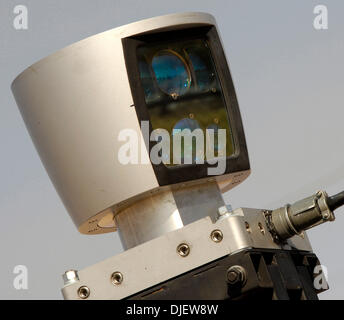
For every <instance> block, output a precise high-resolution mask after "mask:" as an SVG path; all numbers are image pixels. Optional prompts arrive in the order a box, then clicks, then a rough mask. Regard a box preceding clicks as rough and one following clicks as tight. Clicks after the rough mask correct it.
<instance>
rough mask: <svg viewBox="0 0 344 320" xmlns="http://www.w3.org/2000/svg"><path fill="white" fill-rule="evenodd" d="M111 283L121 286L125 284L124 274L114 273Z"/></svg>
mask: <svg viewBox="0 0 344 320" xmlns="http://www.w3.org/2000/svg"><path fill="white" fill-rule="evenodd" d="M111 282H112V284H113V285H116V286H117V285H120V284H121V283H122V282H123V274H122V273H121V272H119V271H116V272H114V273H113V274H112V275H111Z"/></svg>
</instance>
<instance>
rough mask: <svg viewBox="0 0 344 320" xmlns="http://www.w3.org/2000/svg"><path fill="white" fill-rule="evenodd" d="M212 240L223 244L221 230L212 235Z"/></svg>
mask: <svg viewBox="0 0 344 320" xmlns="http://www.w3.org/2000/svg"><path fill="white" fill-rule="evenodd" d="M210 238H211V240H213V241H214V242H221V241H222V239H223V233H222V231H221V230H219V229H216V230H213V231H212V232H211V234H210Z"/></svg>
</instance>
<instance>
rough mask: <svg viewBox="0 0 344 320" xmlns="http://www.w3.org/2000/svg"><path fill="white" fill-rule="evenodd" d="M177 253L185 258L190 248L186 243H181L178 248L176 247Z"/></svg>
mask: <svg viewBox="0 0 344 320" xmlns="http://www.w3.org/2000/svg"><path fill="white" fill-rule="evenodd" d="M177 252H178V254H179V255H180V256H181V257H183V258H184V257H187V256H188V255H189V253H190V247H189V245H188V244H186V243H181V244H180V245H179V246H178V247H177Z"/></svg>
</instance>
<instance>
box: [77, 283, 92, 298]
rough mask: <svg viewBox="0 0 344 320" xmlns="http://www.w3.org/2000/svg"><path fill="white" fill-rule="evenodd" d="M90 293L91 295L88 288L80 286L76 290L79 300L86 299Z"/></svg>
mask: <svg viewBox="0 0 344 320" xmlns="http://www.w3.org/2000/svg"><path fill="white" fill-rule="evenodd" d="M90 293H91V291H90V288H89V287H86V286H82V287H80V288H79V289H78V296H79V297H80V298H81V299H87V298H88V297H89V296H90Z"/></svg>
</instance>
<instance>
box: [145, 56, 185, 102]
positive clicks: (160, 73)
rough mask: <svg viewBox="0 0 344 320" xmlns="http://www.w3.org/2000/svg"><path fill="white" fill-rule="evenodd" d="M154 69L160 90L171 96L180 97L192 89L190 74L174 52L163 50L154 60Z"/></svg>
mask: <svg viewBox="0 0 344 320" xmlns="http://www.w3.org/2000/svg"><path fill="white" fill-rule="evenodd" d="M152 68H153V71H154V73H155V77H156V81H157V83H158V86H159V88H160V89H161V90H162V91H164V92H165V93H167V94H169V95H177V96H180V95H182V94H184V93H185V92H186V91H187V90H188V89H189V87H190V83H191V78H190V72H189V70H188V69H187V66H186V65H185V63H184V62H183V61H182V60H181V59H180V58H179V57H178V55H176V54H174V53H173V52H172V51H168V50H162V51H160V52H158V53H157V54H156V55H155V56H154V57H153V59H152Z"/></svg>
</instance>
